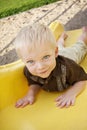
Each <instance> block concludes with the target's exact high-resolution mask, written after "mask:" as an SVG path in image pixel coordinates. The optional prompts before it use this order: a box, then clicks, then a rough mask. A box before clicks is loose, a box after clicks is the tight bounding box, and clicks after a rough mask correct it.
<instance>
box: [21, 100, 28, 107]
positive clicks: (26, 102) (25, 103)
mask: <svg viewBox="0 0 87 130" xmlns="http://www.w3.org/2000/svg"><path fill="white" fill-rule="evenodd" d="M28 104H29V101H28V100H26V101H24V102H23V104H22V105H21V107H22V108H23V107H25V106H26V105H28Z"/></svg>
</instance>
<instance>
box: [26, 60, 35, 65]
mask: <svg viewBox="0 0 87 130" xmlns="http://www.w3.org/2000/svg"><path fill="white" fill-rule="evenodd" d="M27 63H29V64H34V63H35V62H34V61H33V60H29V61H27Z"/></svg>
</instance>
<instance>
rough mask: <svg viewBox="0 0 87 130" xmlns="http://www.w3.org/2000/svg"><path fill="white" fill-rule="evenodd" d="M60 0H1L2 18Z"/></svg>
mask: <svg viewBox="0 0 87 130" xmlns="http://www.w3.org/2000/svg"><path fill="white" fill-rule="evenodd" d="M56 1H59V0H0V18H3V17H6V16H9V15H13V14H16V13H19V12H23V11H25V10H29V9H31V8H35V7H40V6H42V5H47V4H49V3H52V2H56Z"/></svg>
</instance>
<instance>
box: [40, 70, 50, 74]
mask: <svg viewBox="0 0 87 130" xmlns="http://www.w3.org/2000/svg"><path fill="white" fill-rule="evenodd" d="M47 71H48V70H45V71H42V72H39V74H44V73H46V72H47Z"/></svg>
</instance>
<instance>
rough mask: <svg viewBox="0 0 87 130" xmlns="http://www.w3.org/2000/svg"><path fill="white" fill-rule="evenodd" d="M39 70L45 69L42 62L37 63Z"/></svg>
mask: <svg viewBox="0 0 87 130" xmlns="http://www.w3.org/2000/svg"><path fill="white" fill-rule="evenodd" d="M36 67H37V69H40V70H42V69H43V68H44V64H43V63H42V62H37V66H36Z"/></svg>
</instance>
